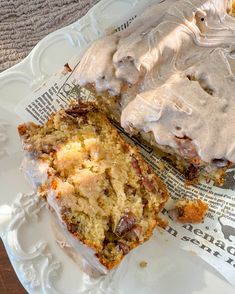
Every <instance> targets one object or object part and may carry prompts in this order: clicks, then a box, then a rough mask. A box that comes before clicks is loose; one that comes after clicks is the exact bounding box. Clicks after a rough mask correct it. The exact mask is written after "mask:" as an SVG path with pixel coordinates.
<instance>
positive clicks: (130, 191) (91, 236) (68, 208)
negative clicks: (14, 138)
mask: <svg viewBox="0 0 235 294" xmlns="http://www.w3.org/2000/svg"><path fill="white" fill-rule="evenodd" d="M18 130H19V134H20V137H21V139H22V141H23V149H24V152H25V155H26V157H25V161H24V164H23V167H24V169H25V172H26V173H27V174H28V176H29V177H30V178H31V180H32V181H33V184H34V185H35V187H36V188H37V190H38V191H39V193H40V195H41V196H43V197H45V198H46V200H47V202H48V204H49V206H50V207H51V208H52V210H54V211H55V212H56V214H57V216H58V218H59V220H60V222H61V224H62V226H63V227H64V228H65V231H66V232H67V233H68V232H69V233H68V236H69V238H70V239H72V244H73V246H74V247H77V248H78V251H79V252H80V253H81V254H83V255H85V256H84V257H85V258H86V260H87V261H88V263H89V264H90V266H93V267H94V268H95V269H96V270H98V271H99V272H101V273H106V272H107V270H109V269H112V268H113V267H114V266H116V265H118V264H119V263H120V261H121V260H122V258H123V257H124V256H125V255H126V254H127V253H128V252H129V251H130V250H131V249H133V248H134V247H136V246H138V245H139V244H141V243H143V242H144V241H146V240H148V239H149V237H150V236H151V235H152V232H153V229H154V228H155V226H156V224H157V221H158V213H159V212H160V210H161V209H162V207H163V205H164V203H165V202H166V200H167V198H168V194H167V191H166V188H165V186H164V184H163V183H162V182H161V180H160V179H159V178H158V176H157V175H156V174H154V173H153V171H152V170H151V168H150V167H149V166H148V165H147V164H146V163H145V162H144V161H143V159H142V158H141V156H140V154H139V152H138V151H137V149H136V148H135V147H131V146H130V145H128V144H127V143H126V142H125V141H124V140H123V139H122V138H121V137H120V135H119V133H118V131H117V130H116V128H114V127H113V126H112V125H111V123H110V122H109V120H108V119H107V117H106V116H105V115H104V114H103V113H101V112H100V111H99V110H97V109H96V108H95V107H94V106H93V105H92V104H90V103H87V104H82V103H80V104H77V105H73V106H72V107H71V108H70V109H67V110H61V111H59V112H58V113H57V114H55V115H52V116H51V118H50V119H49V120H48V122H47V123H46V124H45V125H43V126H38V125H35V124H34V123H28V124H22V125H20V126H19V128H18ZM81 244H83V245H85V247H84V246H81ZM84 248H86V250H85V251H84Z"/></svg>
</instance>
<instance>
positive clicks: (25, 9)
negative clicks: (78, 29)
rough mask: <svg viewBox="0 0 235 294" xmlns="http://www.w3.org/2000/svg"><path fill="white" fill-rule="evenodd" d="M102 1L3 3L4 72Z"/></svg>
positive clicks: (0, 66) (0, 58) (0, 57)
mask: <svg viewBox="0 0 235 294" xmlns="http://www.w3.org/2000/svg"><path fill="white" fill-rule="evenodd" d="M98 1H99V0H0V72H1V71H3V70H4V69H7V68H9V67H11V66H13V65H14V64H16V63H18V62H19V61H21V60H22V59H23V58H24V57H26V56H27V55H28V54H29V52H30V51H31V49H32V48H33V47H34V46H35V45H36V44H37V43H38V41H40V40H41V39H42V38H43V37H45V36H46V35H47V34H49V33H50V32H53V31H55V30H57V29H59V28H61V27H64V26H66V25H69V24H71V23H73V22H74V21H76V20H78V19H79V18H80V17H81V16H83V15H84V14H85V13H86V12H87V11H88V10H89V9H90V8H91V7H92V6H93V5H94V4H95V3H97V2H98Z"/></svg>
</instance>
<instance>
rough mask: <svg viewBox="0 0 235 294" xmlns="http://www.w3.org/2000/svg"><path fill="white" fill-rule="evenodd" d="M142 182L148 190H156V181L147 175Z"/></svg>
mask: <svg viewBox="0 0 235 294" xmlns="http://www.w3.org/2000/svg"><path fill="white" fill-rule="evenodd" d="M142 183H143V185H144V187H145V189H146V190H147V191H148V192H153V193H154V192H156V188H155V186H154V181H152V180H149V179H148V178H147V177H143V180H142Z"/></svg>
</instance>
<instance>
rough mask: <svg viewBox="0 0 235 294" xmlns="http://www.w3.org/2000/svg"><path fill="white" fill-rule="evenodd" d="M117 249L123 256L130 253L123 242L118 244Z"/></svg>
mask: <svg viewBox="0 0 235 294" xmlns="http://www.w3.org/2000/svg"><path fill="white" fill-rule="evenodd" d="M118 249H119V250H122V252H123V254H124V255H126V254H128V253H129V251H130V248H129V246H128V245H126V244H125V243H123V242H118Z"/></svg>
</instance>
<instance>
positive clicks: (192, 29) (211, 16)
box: [76, 0, 235, 163]
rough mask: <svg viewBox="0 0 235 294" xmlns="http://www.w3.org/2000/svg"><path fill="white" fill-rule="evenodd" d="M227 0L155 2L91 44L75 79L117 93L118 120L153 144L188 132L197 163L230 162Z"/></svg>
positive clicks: (231, 26)
mask: <svg viewBox="0 0 235 294" xmlns="http://www.w3.org/2000/svg"><path fill="white" fill-rule="evenodd" d="M229 4H231V1H223V0H207V1H204V0H195V1H189V0H179V1H169V0H168V1H167V0H166V1H163V2H162V3H157V4H156V5H153V6H151V7H149V8H148V9H147V10H146V11H145V12H144V13H143V14H142V15H141V16H140V17H138V18H137V19H136V21H134V22H133V24H132V25H131V26H130V27H129V28H128V29H127V30H125V31H122V32H117V33H115V34H113V35H110V36H106V37H104V38H101V39H100V40H97V41H96V42H94V43H93V44H92V45H91V46H90V48H88V50H87V51H86V52H85V54H84V56H83V58H82V60H81V63H80V65H79V67H78V70H77V73H76V74H77V76H76V77H77V79H78V82H79V83H80V84H81V85H83V86H84V85H93V86H94V87H95V89H96V91H97V92H108V93H109V94H110V95H120V96H121V102H122V106H121V107H122V115H121V124H122V126H123V127H124V128H125V129H126V130H128V131H130V132H131V131H133V130H137V131H144V132H152V133H153V134H154V137H155V140H156V142H157V143H158V144H161V145H167V146H171V147H173V148H177V147H178V144H179V142H178V140H177V139H178V138H189V140H190V141H191V143H190V144H192V145H193V147H194V148H192V149H193V150H194V151H196V153H197V154H198V155H199V157H200V158H201V159H202V160H203V161H205V162H208V163H210V162H213V160H218V159H222V160H228V161H231V162H235V141H234V138H235V116H234V112H235V76H234V74H235V20H234V18H233V17H231V16H230V15H229V14H227V9H228V6H229Z"/></svg>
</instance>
